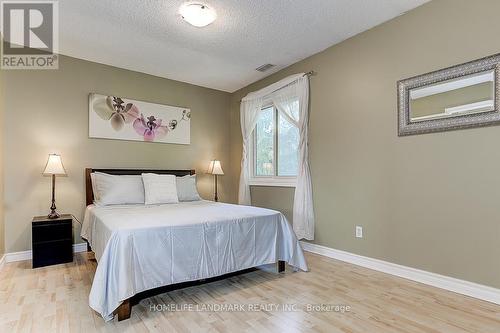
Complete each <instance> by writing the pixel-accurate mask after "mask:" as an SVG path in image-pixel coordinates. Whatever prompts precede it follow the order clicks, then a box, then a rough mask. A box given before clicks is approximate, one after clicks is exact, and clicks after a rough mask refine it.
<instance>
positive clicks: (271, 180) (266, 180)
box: [248, 103, 297, 187]
mask: <svg viewBox="0 0 500 333" xmlns="http://www.w3.org/2000/svg"><path fill="white" fill-rule="evenodd" d="M269 107H272V108H273V112H274V124H275V132H274V135H273V142H274V149H275V152H274V160H273V162H274V163H273V169H274V170H273V171H274V176H257V175H256V174H255V163H256V161H257V156H256V154H257V151H256V149H255V148H256V146H257V136H256V128H257V127H256V128H255V129H254V130H253V132H252V138H251V141H252V144H251V145H250V154H249V155H250V161H249V162H250V163H249V164H250V170H249V172H250V177H249V181H248V184H249V185H250V186H276V187H295V186H296V185H297V176H278V175H277V173H278V172H277V168H278V144H279V142H278V126H279V122H278V121H279V115H278V113H279V111H278V109H277V108H276V106H274V105H273V104H272V103H266V104H264V105H263V106H262V108H261V110H264V109H267V108H269Z"/></svg>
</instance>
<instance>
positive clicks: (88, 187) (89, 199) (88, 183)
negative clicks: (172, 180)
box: [85, 168, 195, 206]
mask: <svg viewBox="0 0 500 333" xmlns="http://www.w3.org/2000/svg"><path fill="white" fill-rule="evenodd" d="M92 172H102V173H107V174H110V175H140V174H143V173H157V174H161V175H175V176H187V175H194V174H195V171H194V170H192V169H191V170H150V169H92V168H86V169H85V191H86V194H85V198H86V205H87V206H88V205H90V204H92V203H93V202H94V192H93V191H92V179H91V178H90V174H91V173H92Z"/></svg>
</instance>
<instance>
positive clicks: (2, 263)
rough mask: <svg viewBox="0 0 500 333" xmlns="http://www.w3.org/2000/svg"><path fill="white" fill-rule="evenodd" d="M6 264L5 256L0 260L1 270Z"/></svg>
mask: <svg viewBox="0 0 500 333" xmlns="http://www.w3.org/2000/svg"><path fill="white" fill-rule="evenodd" d="M4 264H5V255H2V257H1V258H0V269H2V267H3V265H4Z"/></svg>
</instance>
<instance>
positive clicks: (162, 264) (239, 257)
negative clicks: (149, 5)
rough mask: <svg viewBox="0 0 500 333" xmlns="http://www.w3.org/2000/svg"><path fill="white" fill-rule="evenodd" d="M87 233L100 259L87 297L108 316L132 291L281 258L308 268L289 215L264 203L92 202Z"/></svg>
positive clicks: (84, 233) (85, 224) (85, 225)
mask: <svg viewBox="0 0 500 333" xmlns="http://www.w3.org/2000/svg"><path fill="white" fill-rule="evenodd" d="M81 236H82V237H83V238H84V239H86V240H87V241H88V242H89V243H90V245H91V246H92V249H93V251H94V252H95V255H96V259H97V261H98V265H97V269H96V273H95V276H94V280H93V283H92V288H91V291H90V296H89V304H90V306H91V307H92V308H93V309H94V310H95V311H97V312H98V313H100V314H101V316H102V317H103V318H104V319H105V320H111V319H112V318H113V311H114V310H115V309H116V308H117V307H118V306H119V305H120V304H121V303H122V302H123V301H124V300H126V299H127V298H130V297H132V296H133V295H135V294H137V293H139V292H142V291H145V290H149V289H153V288H157V287H161V286H165V285H169V284H175V283H180V282H186V281H194V280H199V279H205V278H210V277H214V276H220V275H224V274H227V273H231V272H235V271H239V270H243V269H247V268H251V267H257V266H261V265H265V264H270V263H275V262H277V261H278V260H283V261H286V262H287V263H288V264H289V265H291V266H293V267H295V268H296V269H300V270H303V271H307V270H308V268H307V264H306V261H305V258H304V254H303V252H302V249H301V247H300V244H299V242H298V240H297V238H296V236H295V234H294V232H293V229H292V228H291V226H290V224H289V223H288V221H287V220H286V218H285V217H284V216H283V214H281V213H280V212H278V211H274V210H270V209H264V208H257V207H250V206H240V205H231V204H225V203H216V202H212V201H195V202H184V203H179V204H168V205H153V206H145V205H120V206H105V207H97V206H94V205H90V206H88V207H87V209H86V212H85V218H84V221H83V225H82V231H81Z"/></svg>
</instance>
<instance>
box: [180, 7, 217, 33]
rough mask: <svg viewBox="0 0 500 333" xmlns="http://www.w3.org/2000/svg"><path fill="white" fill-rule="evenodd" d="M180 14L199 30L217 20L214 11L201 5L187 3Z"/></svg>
mask: <svg viewBox="0 0 500 333" xmlns="http://www.w3.org/2000/svg"><path fill="white" fill-rule="evenodd" d="M179 13H180V14H181V16H182V18H183V19H184V21H186V22H188V23H189V24H191V25H194V26H195V27H199V28H201V27H205V26H207V25H209V24H210V23H212V22H213V21H215V19H216V18H217V14H216V13H215V10H214V9H212V8H210V7H208V6H207V5H203V4H199V3H186V4H184V5H182V6H181V8H180V10H179Z"/></svg>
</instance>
